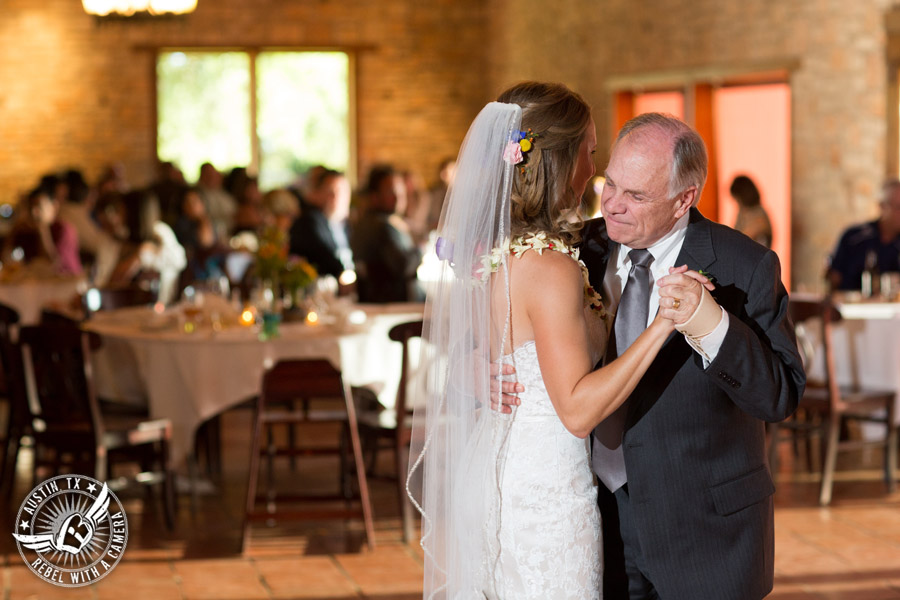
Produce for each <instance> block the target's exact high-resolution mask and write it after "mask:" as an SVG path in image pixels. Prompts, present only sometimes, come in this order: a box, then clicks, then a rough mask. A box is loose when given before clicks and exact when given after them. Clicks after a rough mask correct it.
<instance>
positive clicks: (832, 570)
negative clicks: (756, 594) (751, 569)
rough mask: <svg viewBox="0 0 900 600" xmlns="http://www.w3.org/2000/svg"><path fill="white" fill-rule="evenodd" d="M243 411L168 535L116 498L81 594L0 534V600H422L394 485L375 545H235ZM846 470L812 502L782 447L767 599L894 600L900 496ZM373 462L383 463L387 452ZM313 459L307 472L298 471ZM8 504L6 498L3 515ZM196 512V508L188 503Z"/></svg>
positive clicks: (414, 552)
mask: <svg viewBox="0 0 900 600" xmlns="http://www.w3.org/2000/svg"><path fill="white" fill-rule="evenodd" d="M249 425H250V413H249V411H246V410H236V411H232V412H230V413H228V414H226V415H225V416H224V417H223V420H222V431H223V439H224V440H226V441H227V442H226V445H225V448H224V450H223V463H224V469H223V474H222V475H220V476H218V477H216V478H214V481H215V483H214V484H210V483H208V482H206V483H205V485H201V486H199V487H198V492H197V497H196V500H195V501H194V502H193V503H192V502H191V500H190V495H189V494H186V493H185V494H182V495H181V496H180V500H179V515H178V524H177V527H176V530H175V531H174V532H167V531H166V530H165V529H164V527H162V526H161V525H160V521H161V519H160V518H159V516H158V511H157V510H156V509H155V508H154V507H153V506H152V503H146V504H149V505H150V506H148V507H145V498H144V496H143V495H142V494H140V493H138V494H136V495H135V494H131V495H126V494H124V493H123V494H120V496H121V497H122V499H123V502H124V503H125V507H126V510H127V512H128V515H129V523H130V537H129V542H128V549H127V552H126V554H125V556H124V558H123V560H122V562H121V563H120V564H119V565H118V566H117V567H116V570H115V571H113V572H112V573H111V574H110V575H109V576H108V577H106V578H105V579H103V580H101V581H100V582H99V583H97V584H94V585H92V586H89V587H86V588H77V589H65V588H57V587H54V586H51V585H49V584H46V583H44V582H43V581H40V580H38V578H37V577H36V576H34V575H33V574H32V573H31V572H29V570H28V569H27V567H26V566H25V565H24V564H23V563H22V560H21V558H20V557H19V555H18V554H17V553H16V550H15V545H14V543H13V540H12V537H11V536H9V535H6V536H0V556H2V563H0V573H2V582H0V590H2V591H0V594H2V595H0V598H2V600H19V599H22V600H24V599H35V600H45V599H56V598H63V599H66V600H70V599H81V598H85V599H94V600H97V599H103V600H105V599H110V600H142V599H145V598H146V599H154V600H167V599H173V600H175V599H178V600H201V599H210V600H213V599H215V600H219V599H222V600H225V599H233V600H256V599H259V600H267V599H285V600H286V599H291V598H293V599H306V600H311V599H326V598H327V599H348V598H368V599H370V600H390V599H404V600H405V599H413V598H420V597H421V577H422V555H421V550H420V549H419V548H418V546H417V545H405V544H403V543H402V541H401V535H400V519H399V517H398V512H399V511H398V509H397V502H396V496H395V493H394V488H393V486H392V484H391V482H389V481H387V480H375V481H372V482H371V486H372V494H373V499H374V504H375V514H376V543H377V545H376V548H375V549H374V550H369V549H367V548H366V547H365V544H364V541H365V539H364V534H363V530H362V527H361V526H360V525H359V524H357V523H353V522H349V523H329V522H317V523H293V524H279V525H276V526H274V527H267V526H266V525H265V524H260V525H254V527H253V528H252V531H251V535H250V537H249V540H248V543H247V547H246V549H245V551H244V552H241V549H240V529H241V518H242V506H243V494H244V493H245V492H244V485H245V481H244V477H245V474H246V466H247V458H248V455H249V451H248V446H249ZM866 458H867V461H868V462H869V463H870V464H871V466H872V468H871V469H868V470H865V471H860V472H854V473H848V474H846V475H850V476H852V477H853V478H854V481H850V480H849V478H848V477H847V476H846V475H845V476H844V477H841V478H840V479H839V480H838V482H837V483H836V485H835V499H834V502H833V504H832V506H831V507H829V508H820V507H818V506H817V504H816V499H817V486H816V482H815V481H814V480H813V479H812V478H810V477H809V476H805V475H802V474H799V475H798V474H794V473H793V465H792V460H791V457H790V456H787V453H785V456H784V460H783V461H782V467H781V469H782V470H781V473H780V474H779V477H778V492H777V493H776V513H775V534H776V554H775V577H776V581H775V590H774V592H773V593H772V594H771V596H769V597H770V598H773V599H777V600H887V599H897V600H900V492H898V493H895V494H893V495H890V496H888V495H887V494H886V493H885V491H884V486H883V484H882V483H881V482H880V480H879V479H878V477H879V473H878V466H879V464H880V461H879V460H878V457H877V456H875V455H873V456H869V457H866ZM384 459H385V460H384V461H383V465H384V467H385V469H387V468H389V464H390V461H389V459H390V457H389V456H388V455H387V453H385V457H384ZM328 460H330V459H326V458H317V459H309V460H308V461H306V462H303V463H302V464H301V465H300V467H298V471H297V472H296V473H291V472H290V471H288V470H287V467H285V473H284V476H283V477H281V478H280V481H281V482H284V481H288V482H296V481H299V480H300V479H303V481H304V482H310V481H312V482H313V483H312V484H310V485H313V486H321V487H322V488H323V489H324V488H325V486H326V485H328V484H329V483H333V480H334V475H333V471H334V468H333V466H329V464H328V463H327V461H328ZM316 461H322V462H319V463H318V464H315V463H316ZM27 463H28V456H27V453H26V454H23V456H22V457H21V460H20V465H19V468H20V472H19V477H18V478H17V482H16V487H15V489H14V490H13V493H12V500H11V501H9V502H5V503H0V514H2V515H4V522H6V523H7V525H8V526H7V527H6V529H7V530H9V531H11V523H12V520H13V517H14V510H15V509H17V508H18V503H19V502H21V500H22V498H23V497H24V495H25V493H26V492H27V489H28V488H30V485H29V484H30V478H29V477H28V476H27V473H28V464H27ZM307 463H313V464H307ZM10 504H14V505H15V506H14V507H11V506H10ZM192 505H193V506H192Z"/></svg>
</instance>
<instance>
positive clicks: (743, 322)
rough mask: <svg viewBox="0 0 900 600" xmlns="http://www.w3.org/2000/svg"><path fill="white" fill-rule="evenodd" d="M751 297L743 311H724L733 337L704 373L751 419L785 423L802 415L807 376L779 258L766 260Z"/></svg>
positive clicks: (727, 336)
mask: <svg viewBox="0 0 900 600" xmlns="http://www.w3.org/2000/svg"><path fill="white" fill-rule="evenodd" d="M746 292H747V294H746V300H745V302H744V305H743V307H738V308H737V309H736V307H730V306H726V307H725V308H726V310H728V311H729V325H728V332H727V333H726V334H725V339H724V340H723V342H722V346H721V348H720V349H719V353H718V355H717V356H716V358H715V359H714V360H713V361H712V363H710V365H709V367H708V368H707V369H706V370H705V372H706V373H707V375H708V376H709V377H710V378H711V379H712V380H713V381H714V382H715V384H716V385H718V386H719V387H721V388H722V389H723V390H725V392H726V393H727V394H728V396H729V397H730V398H731V399H732V401H734V403H735V404H737V405H738V406H739V407H740V408H741V409H742V410H743V411H744V412H746V413H747V414H749V415H751V416H753V417H756V418H758V419H761V420H763V421H769V422H775V421H781V420H783V419H786V418H787V417H789V416H790V415H792V414H793V413H794V411H795V410H796V409H797V403H798V402H799V399H800V396H801V395H802V394H803V390H804V388H805V386H806V373H805V371H804V369H803V364H802V361H801V359H800V354H799V351H798V350H797V341H796V338H795V336H794V329H793V325H792V323H791V321H790V319H789V318H788V295H787V291H786V290H785V289H784V286H783V285H782V284H781V267H780V264H779V262H778V257H777V256H776V254H775V253H774V252H771V251H769V252H766V253H765V254H764V255H763V256H762V259H761V260H760V262H759V263H758V264H757V265H756V268H755V270H754V271H753V273H752V275H751V277H750V281H749V284H748V286H747V289H746Z"/></svg>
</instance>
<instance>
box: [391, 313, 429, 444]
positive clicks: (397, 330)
mask: <svg viewBox="0 0 900 600" xmlns="http://www.w3.org/2000/svg"><path fill="white" fill-rule="evenodd" d="M422 326H423V321H422V320H421V319H420V320H418V321H409V322H406V323H400V324H399V325H394V326H393V327H391V330H390V331H388V337H389V338H391V339H392V340H393V341H395V342H399V343H401V344H403V358H402V360H401V362H400V383H399V385H398V386H397V400H396V402H395V405H394V407H395V409H396V411H397V427H400V426H401V425H402V423H403V417H404V415H407V414H409V413H411V412H412V411H411V410H410V409H409V405H408V402H407V397H406V395H407V388H408V387H409V354H410V350H409V340H411V339H412V338H417V337H422Z"/></svg>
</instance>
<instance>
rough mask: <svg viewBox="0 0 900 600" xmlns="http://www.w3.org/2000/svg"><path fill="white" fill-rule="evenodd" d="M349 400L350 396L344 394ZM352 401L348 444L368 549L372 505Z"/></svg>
mask: <svg viewBox="0 0 900 600" xmlns="http://www.w3.org/2000/svg"><path fill="white" fill-rule="evenodd" d="M346 397H347V398H349V397H350V395H349V394H346ZM351 403H352V400H348V406H347V413H348V421H349V423H348V425H349V427H350V443H351V446H352V448H353V462H354V466H355V467H356V477H357V479H358V481H359V500H360V503H361V504H362V510H363V521H364V522H365V526H366V540H367V541H368V544H369V548H370V549H374V548H375V524H374V521H373V520H372V503H371V501H370V499H369V484H368V483H367V482H366V465H365V462H364V461H363V455H362V444H361V443H360V440H359V429H358V428H357V425H356V415H355V413H354V411H353V406H352V404H351Z"/></svg>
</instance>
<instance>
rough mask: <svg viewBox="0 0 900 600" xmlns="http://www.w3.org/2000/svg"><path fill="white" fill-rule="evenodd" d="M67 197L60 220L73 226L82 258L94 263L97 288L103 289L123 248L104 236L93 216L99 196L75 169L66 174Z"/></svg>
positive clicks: (63, 203) (62, 203)
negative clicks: (83, 256) (86, 257)
mask: <svg viewBox="0 0 900 600" xmlns="http://www.w3.org/2000/svg"><path fill="white" fill-rule="evenodd" d="M63 180H64V181H65V182H66V197H65V200H64V201H62V202H61V203H60V205H59V218H60V219H61V220H62V221H65V222H67V223H69V224H71V225H72V227H74V228H75V232H76V233H77V235H78V244H79V246H80V251H81V253H82V254H83V255H86V256H88V257H89V259H92V260H93V276H92V278H91V279H92V281H93V283H94V285H97V286H101V287H102V286H104V285H106V284H107V282H108V281H109V278H110V275H111V274H112V272H113V269H114V268H115V266H116V263H117V262H118V260H119V251H120V247H121V244H120V242H119V241H118V240H116V239H115V238H113V237H112V236H111V235H109V234H108V233H107V232H105V231H104V230H103V229H102V228H101V227H100V226H99V225H98V224H97V222H96V221H95V220H94V218H93V217H92V216H91V213H92V211H93V209H94V204H95V198H96V196H95V195H94V193H93V192H92V191H91V189H90V187H89V186H88V184H87V183H86V182H85V180H84V177H83V176H82V174H81V172H80V171H78V170H76V169H70V170H68V171H66V173H65V175H64V176H63Z"/></svg>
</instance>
